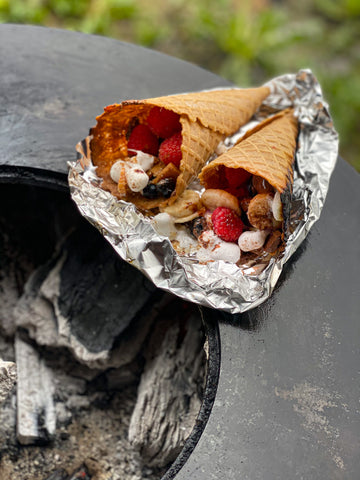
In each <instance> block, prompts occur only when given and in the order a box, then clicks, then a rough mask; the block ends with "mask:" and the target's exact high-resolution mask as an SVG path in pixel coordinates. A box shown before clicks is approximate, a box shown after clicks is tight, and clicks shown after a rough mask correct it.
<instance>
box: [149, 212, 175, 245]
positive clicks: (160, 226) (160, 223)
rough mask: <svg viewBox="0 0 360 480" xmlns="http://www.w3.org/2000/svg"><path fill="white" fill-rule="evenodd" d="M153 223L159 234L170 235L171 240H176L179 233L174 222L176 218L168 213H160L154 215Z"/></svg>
mask: <svg viewBox="0 0 360 480" xmlns="http://www.w3.org/2000/svg"><path fill="white" fill-rule="evenodd" d="M153 225H154V228H155V230H156V231H157V233H158V234H159V235H163V236H164V237H169V238H170V240H174V238H175V237H176V234H177V230H176V227H175V224H174V220H173V218H172V217H171V215H169V214H168V213H165V212H163V213H158V214H157V215H155V216H154V217H153Z"/></svg>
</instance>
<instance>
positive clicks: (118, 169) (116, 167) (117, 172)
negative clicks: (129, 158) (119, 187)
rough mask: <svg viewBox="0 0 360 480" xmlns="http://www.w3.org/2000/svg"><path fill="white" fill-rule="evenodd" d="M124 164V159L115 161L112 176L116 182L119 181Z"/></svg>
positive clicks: (111, 171) (111, 170)
mask: <svg viewBox="0 0 360 480" xmlns="http://www.w3.org/2000/svg"><path fill="white" fill-rule="evenodd" d="M123 166H124V161H123V160H118V161H117V162H115V163H114V164H113V165H112V167H111V169H110V177H111V178H112V180H113V181H114V182H115V183H119V178H120V173H121V170H122V168H123Z"/></svg>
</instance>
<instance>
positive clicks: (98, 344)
mask: <svg viewBox="0 0 360 480" xmlns="http://www.w3.org/2000/svg"><path fill="white" fill-rule="evenodd" d="M154 294H155V287H154V286H153V285H152V284H151V283H150V282H149V281H148V280H147V279H146V278H145V277H144V276H143V275H142V274H141V273H140V272H138V271H137V270H136V269H135V268H133V267H131V266H130V265H129V264H127V263H126V262H124V261H122V260H121V259H120V258H119V257H118V256H117V255H116V253H115V252H114V251H113V249H112V248H111V247H110V245H109V244H107V243H106V242H104V240H103V238H102V237H101V236H100V235H99V234H98V232H97V231H96V230H95V229H94V228H93V227H91V226H87V227H86V228H85V226H84V227H83V228H81V229H77V230H76V231H75V232H74V233H73V234H72V235H70V236H69V238H68V239H67V240H66V241H65V243H64V245H63V246H62V248H61V250H60V252H59V253H58V254H57V255H56V256H55V257H54V258H53V259H52V260H51V261H49V262H47V263H46V264H45V265H43V266H41V267H39V268H38V269H37V270H35V271H34V272H33V274H32V275H31V277H30V278H29V280H28V282H27V284H26V287H25V292H24V295H23V296H22V298H21V299H20V301H19V303H18V305H17V307H16V309H15V317H16V323H17V325H18V327H23V328H26V329H28V331H29V334H30V335H31V336H32V338H34V339H35V340H36V342H37V343H39V344H40V345H51V346H65V347H68V348H70V349H71V350H72V351H73V353H74V355H75V356H76V357H77V358H78V359H79V360H80V361H83V362H84V363H87V362H92V361H93V362H94V361H105V360H106V359H107V358H108V356H109V352H110V350H111V349H112V347H113V344H114V340H115V339H116V338H117V337H118V336H119V335H120V334H122V332H124V331H125V330H126V329H127V327H128V326H129V325H130V323H131V321H132V320H133V319H135V318H136V317H137V315H138V314H140V313H141V311H142V310H144V309H145V311H146V312H147V313H150V310H151V308H152V307H150V306H149V305H150V304H151V303H152V300H153V296H154Z"/></svg>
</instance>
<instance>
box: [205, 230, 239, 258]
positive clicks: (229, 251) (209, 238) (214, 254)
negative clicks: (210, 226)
mask: <svg viewBox="0 0 360 480" xmlns="http://www.w3.org/2000/svg"><path fill="white" fill-rule="evenodd" d="M199 241H200V243H202V245H203V246H202V247H201V248H200V249H199V250H198V252H197V253H196V257H197V259H198V260H199V261H200V262H208V261H209V260H223V261H224V262H229V263H236V262H238V261H239V260H240V256H241V252H240V248H239V246H238V245H237V244H236V243H232V242H224V241H223V240H221V239H220V238H219V237H218V236H217V235H215V233H214V232H213V231H212V230H206V231H205V232H203V233H202V234H201V235H200V237H199Z"/></svg>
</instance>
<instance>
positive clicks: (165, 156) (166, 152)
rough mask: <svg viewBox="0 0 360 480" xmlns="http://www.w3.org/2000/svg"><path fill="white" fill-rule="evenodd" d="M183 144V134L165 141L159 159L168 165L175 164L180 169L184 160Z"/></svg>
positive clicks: (176, 134) (161, 146) (177, 134)
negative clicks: (182, 159)
mask: <svg viewBox="0 0 360 480" xmlns="http://www.w3.org/2000/svg"><path fill="white" fill-rule="evenodd" d="M181 143H182V136H181V133H175V135H173V136H172V137H170V138H167V139H166V140H164V141H163V142H162V143H161V145H160V149H159V159H160V160H161V161H162V162H164V163H165V164H166V165H167V164H168V163H173V164H174V165H175V166H177V167H179V165H180V161H181V158H182V151H181Z"/></svg>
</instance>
